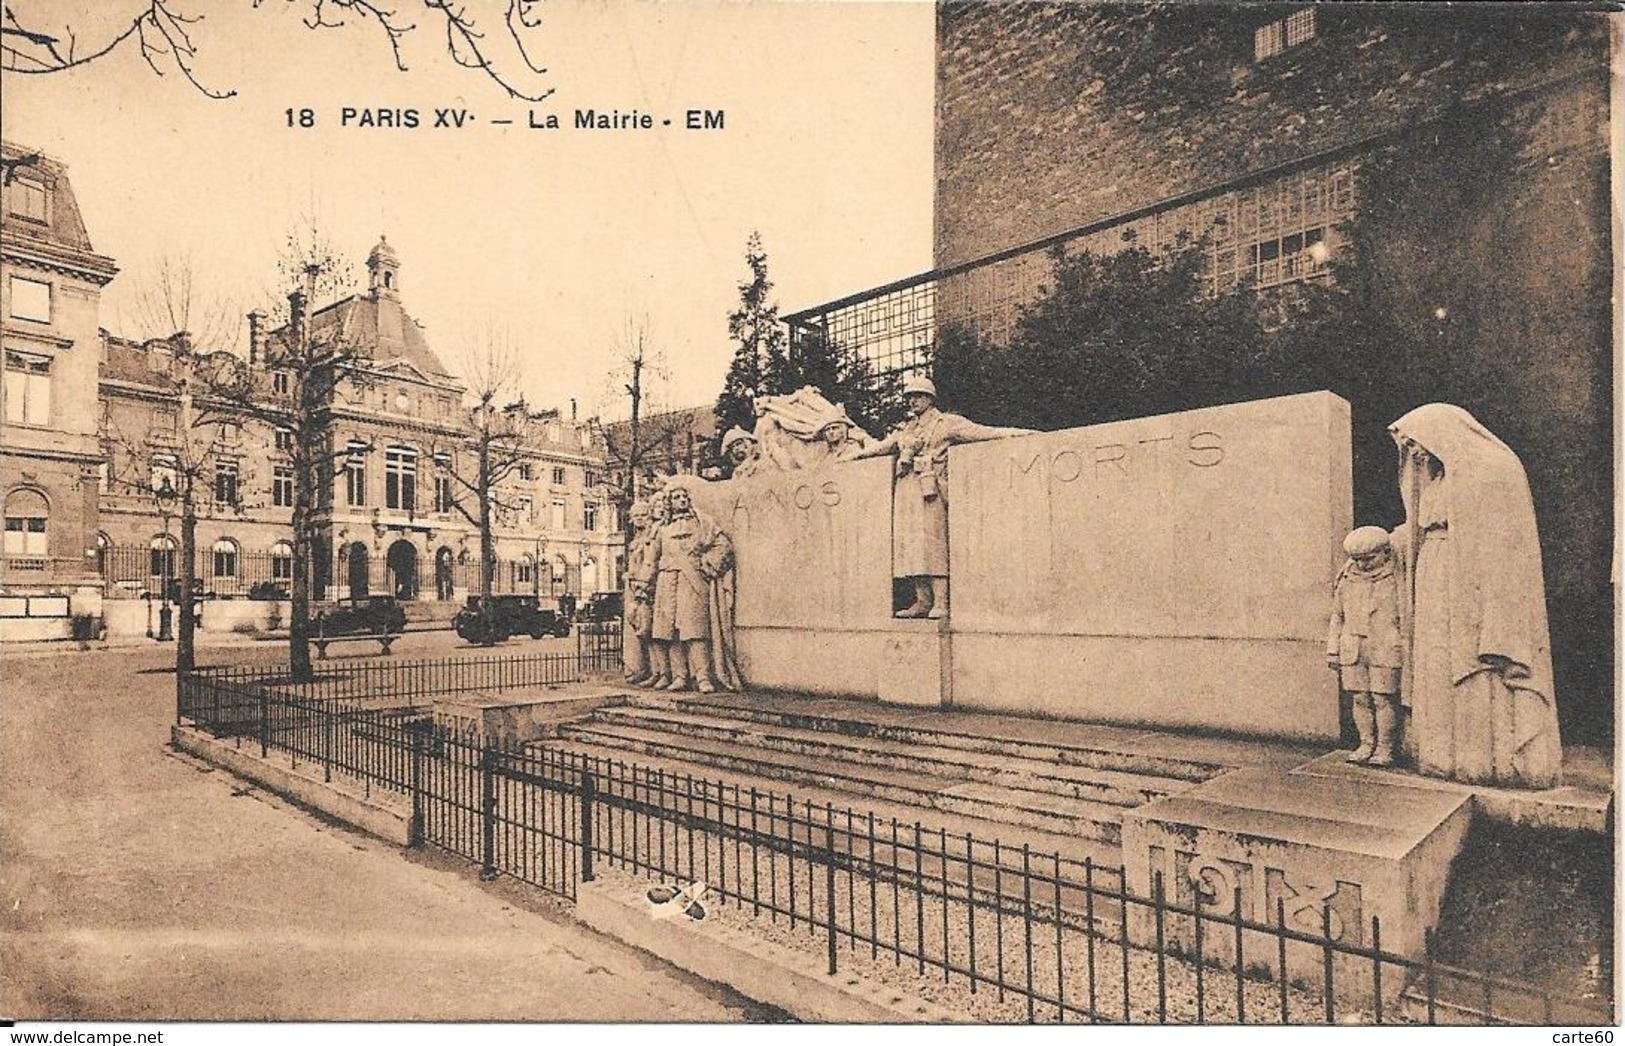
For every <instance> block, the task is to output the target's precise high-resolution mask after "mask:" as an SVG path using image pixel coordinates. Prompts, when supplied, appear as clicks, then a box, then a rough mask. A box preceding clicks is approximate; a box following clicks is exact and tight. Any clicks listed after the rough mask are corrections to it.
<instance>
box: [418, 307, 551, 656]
mask: <svg viewBox="0 0 1625 1046" xmlns="http://www.w3.org/2000/svg"><path fill="white" fill-rule="evenodd" d="M521 371H522V368H521V363H520V354H519V351H518V349H517V348H516V347H515V346H514V343H513V339H512V337H511V336H510V335H509V334H508V332H507V331H505V330H502V329H499V328H496V327H489V326H488V327H486V328H484V329H483V330H482V331H481V332H480V333H479V334H478V335H477V337H476V344H475V345H474V346H473V351H472V353H471V354H470V360H469V367H468V383H469V393H470V394H471V395H472V396H473V397H474V405H473V406H472V407H471V408H470V410H469V416H468V422H469V424H468V435H467V437H466V438H465V439H464V440H463V441H462V443H461V446H460V447H456V448H454V447H443V446H442V447H432V448H431V457H432V460H433V461H434V467H435V470H436V474H437V475H441V476H445V477H447V478H448V479H450V480H451V484H452V488H453V489H452V497H451V507H452V508H454V509H455V510H456V511H457V513H458V514H459V515H461V516H462V517H463V518H464V519H466V520H468V521H469V523H471V524H473V525H474V526H476V527H478V528H479V531H480V614H481V617H482V618H483V619H484V624H485V628H484V635H485V638H486V641H487V642H494V641H495V640H496V638H497V633H496V616H495V610H494V606H493V603H492V601H491V588H492V574H493V572H494V571H495V569H496V545H495V540H494V538H493V536H492V528H493V525H494V523H495V517H496V515H497V514H498V513H509V512H513V511H515V510H516V509H518V507H519V504H518V502H516V501H509V500H507V498H506V497H505V495H504V494H503V493H502V491H501V485H502V483H503V481H504V480H506V479H508V478H509V477H510V476H512V475H514V474H515V473H516V472H518V471H519V470H520V468H521V467H522V466H524V465H525V464H526V463H527V462H529V461H532V460H534V458H535V457H536V450H535V444H536V440H537V438H538V436H539V435H540V433H541V429H542V424H541V423H542V422H543V420H544V419H545V418H546V417H547V414H546V412H537V411H532V410H531V409H530V407H529V405H528V404H526V402H525V399H524V397H523V396H522V395H520V394H519V392H518V389H519V379H520V375H521ZM459 449H460V450H463V451H465V452H466V453H463V454H459V453H457V451H458V450H459ZM469 458H472V459H473V468H472V470H471V471H470V470H469V469H468V468H467V467H466V465H463V462H466V461H467V460H468V459H469ZM470 499H471V500H472V501H473V503H474V507H473V509H472V510H471V509H470V508H469V506H468V504H467V502H468V501H469V500H470ZM439 507H440V506H438V505H437V506H436V508H439Z"/></svg>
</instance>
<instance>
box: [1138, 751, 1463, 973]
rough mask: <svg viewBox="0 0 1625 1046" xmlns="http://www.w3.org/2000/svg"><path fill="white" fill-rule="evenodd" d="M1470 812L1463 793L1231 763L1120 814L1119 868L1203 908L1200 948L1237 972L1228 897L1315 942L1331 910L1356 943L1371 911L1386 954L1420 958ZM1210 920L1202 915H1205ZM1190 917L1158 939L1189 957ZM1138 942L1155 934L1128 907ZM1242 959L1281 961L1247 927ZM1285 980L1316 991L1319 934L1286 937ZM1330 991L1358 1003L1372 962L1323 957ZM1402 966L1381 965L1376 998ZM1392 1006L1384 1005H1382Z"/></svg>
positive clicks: (1368, 927) (1271, 965) (1258, 918)
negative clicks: (1329, 966)
mask: <svg viewBox="0 0 1625 1046" xmlns="http://www.w3.org/2000/svg"><path fill="white" fill-rule="evenodd" d="M1470 817H1471V800H1470V797H1468V796H1464V795H1459V794H1451V793H1448V792H1442V791H1439V790H1436V789H1427V788H1417V787H1412V786H1409V785H1405V784H1400V783H1394V784H1388V783H1379V782H1374V781H1370V780H1364V781H1359V782H1354V781H1341V780H1336V779H1333V778H1327V777H1315V776H1310V775H1307V774H1300V773H1292V772H1280V771H1274V770H1245V771H1234V772H1231V773H1229V774H1225V775H1222V776H1220V777H1218V778H1215V779H1214V780H1212V781H1209V782H1207V783H1206V784H1204V785H1202V786H1200V787H1198V788H1196V789H1193V790H1192V791H1190V792H1186V793H1184V794H1183V795H1176V796H1170V797H1168V798H1165V799H1160V800H1157V801H1155V802H1152V803H1148V804H1146V805H1145V806H1142V807H1140V808H1138V809H1136V810H1134V811H1132V812H1131V813H1129V814H1128V815H1127V816H1125V817H1124V819H1123V867H1124V872H1125V874H1126V875H1127V877H1128V885H1129V889H1130V891H1131V892H1133V893H1135V894H1138V895H1140V896H1142V897H1147V898H1149V897H1152V896H1153V890H1154V888H1155V884H1154V879H1155V876H1156V875H1158V874H1160V875H1161V876H1162V886H1163V896H1164V897H1165V898H1166V900H1167V902H1168V903H1169V904H1172V905H1178V906H1181V907H1184V908H1186V909H1191V908H1195V907H1196V906H1197V905H1198V904H1199V905H1200V910H1201V912H1202V914H1203V916H1204V919H1203V922H1204V926H1203V951H1204V953H1205V954H1206V955H1207V956H1208V958H1209V961H1217V962H1218V963H1219V964H1221V965H1223V966H1226V967H1229V968H1234V966H1235V961H1236V944H1235V932H1234V930H1233V923H1229V925H1227V922H1229V921H1230V920H1233V919H1234V918H1235V911H1236V902H1235V896H1236V894H1235V892H1236V889H1237V888H1238V887H1239V888H1240V890H1241V917H1242V919H1243V920H1244V921H1246V922H1251V923H1263V924H1267V925H1270V926H1274V925H1276V924H1277V919H1278V914H1279V915H1281V916H1284V921H1285V925H1286V927H1287V929H1288V930H1290V931H1294V932H1297V933H1303V934H1309V935H1312V936H1314V937H1315V938H1317V941H1318V939H1319V938H1320V937H1321V936H1322V933H1323V930H1324V929H1325V927H1326V922H1327V920H1326V915H1325V912H1326V911H1327V910H1328V909H1329V911H1330V919H1329V922H1330V931H1331V933H1330V936H1331V938H1332V939H1333V940H1334V941H1336V942H1339V943H1340V944H1344V945H1349V946H1352V947H1357V948H1370V947H1371V945H1372V922H1371V920H1372V917H1373V916H1376V917H1377V918H1378V920H1379V922H1380V927H1381V935H1382V940H1381V945H1382V950H1383V952H1384V953H1387V954H1398V955H1402V956H1405V957H1407V958H1412V959H1420V958H1421V957H1422V954H1423V943H1424V934H1425V931H1426V929H1427V928H1429V927H1432V926H1434V925H1436V924H1437V922H1438V918H1439V906H1440V902H1441V901H1442V899H1443V897H1444V890H1445V885H1446V880H1447V879H1448V876H1449V872H1450V862H1451V861H1452V860H1453V859H1454V858H1455V856H1456V854H1457V853H1458V852H1459V851H1460V849H1461V846H1462V842H1463V840H1464V838H1465V836H1466V832H1467V825H1468V821H1469V819H1470ZM1209 916H1211V918H1212V919H1213V921H1212V922H1209V921H1208V919H1207V917H1209ZM1194 922H1195V920H1194V917H1193V916H1191V915H1188V914H1184V915H1181V914H1174V913H1169V914H1167V915H1166V916H1165V918H1164V927H1163V932H1164V935H1165V938H1166V940H1168V941H1169V942H1170V944H1171V945H1172V946H1173V947H1174V948H1176V949H1178V950H1184V951H1186V952H1187V953H1189V952H1194V948H1195V926H1194ZM1129 929H1130V934H1131V937H1132V938H1133V939H1134V940H1135V941H1136V943H1141V944H1149V943H1150V942H1151V941H1152V940H1153V939H1154V936H1155V932H1156V928H1155V918H1154V911H1153V909H1152V908H1150V907H1149V906H1134V907H1133V908H1131V911H1130V920H1129ZM1242 951H1243V956H1242V962H1243V965H1244V967H1245V968H1249V969H1267V970H1269V971H1270V973H1271V975H1272V976H1273V975H1275V974H1276V972H1277V971H1278V970H1279V968H1280V959H1279V951H1278V942H1277V940H1276V937H1275V935H1273V934H1270V933H1265V932H1262V931H1257V932H1255V931H1245V932H1244V934H1243V943H1242ZM1286 966H1287V972H1288V975H1289V976H1290V977H1291V979H1292V980H1294V981H1297V982H1300V983H1303V984H1305V985H1308V986H1311V987H1318V986H1319V985H1320V984H1321V983H1322V980H1323V978H1324V976H1325V949H1324V948H1323V947H1322V946H1321V945H1320V944H1319V943H1313V944H1312V943H1309V942H1305V941H1288V943H1287V948H1286ZM1333 967H1334V975H1335V979H1336V991H1337V997H1338V998H1339V999H1347V1000H1348V1001H1350V1002H1355V1001H1359V1000H1365V1001H1369V999H1370V998H1371V995H1372V990H1373V977H1372V961H1371V959H1370V958H1368V957H1365V958H1362V957H1359V956H1355V955H1343V954H1339V953H1335V952H1334V959H1333ZM1403 980H1404V977H1403V973H1402V971H1401V970H1400V969H1398V968H1397V967H1394V966H1391V965H1390V966H1387V967H1386V968H1385V969H1384V970H1383V995H1384V996H1385V997H1386V996H1388V995H1389V994H1390V991H1392V992H1395V993H1397V992H1398V991H1399V990H1400V988H1402V987H1403ZM1388 1001H1391V1000H1388Z"/></svg>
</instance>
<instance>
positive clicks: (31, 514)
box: [5, 487, 51, 556]
mask: <svg viewBox="0 0 1625 1046" xmlns="http://www.w3.org/2000/svg"><path fill="white" fill-rule="evenodd" d="M5 515H6V539H5V552H6V555H8V556H43V555H45V554H46V548H47V547H48V546H47V544H46V537H45V526H46V523H47V521H48V520H49V519H50V518H51V506H50V504H49V503H48V502H47V501H46V500H45V495H44V494H41V493H40V492H39V491H37V490H30V489H28V488H26V487H24V488H21V489H19V490H14V491H12V492H11V493H10V494H7V495H6V506H5Z"/></svg>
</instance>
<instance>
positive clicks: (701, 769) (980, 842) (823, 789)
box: [528, 738, 1121, 888]
mask: <svg viewBox="0 0 1625 1046" xmlns="http://www.w3.org/2000/svg"><path fill="white" fill-rule="evenodd" d="M528 747H530V748H532V749H536V748H543V747H545V748H548V749H552V750H554V751H562V752H570V753H575V754H579V755H584V756H588V757H591V758H596V759H603V760H612V761H616V762H619V763H622V764H623V765H626V766H632V765H636V766H638V767H640V768H645V769H658V770H662V771H664V772H665V773H666V774H668V775H676V778H677V779H678V780H682V779H684V778H692V779H693V781H694V788H695V793H696V795H697V796H699V797H704V796H709V797H711V798H712V799H713V801H714V800H715V798H716V797H717V796H718V789H717V787H716V786H717V785H718V784H720V785H721V788H722V791H721V795H722V797H723V798H724V799H725V800H726V801H728V802H730V803H732V802H734V801H735V797H736V796H737V801H738V803H739V805H740V806H741V807H742V808H743V809H744V810H748V809H749V807H750V792H751V790H752V789H755V791H756V793H757V794H758V795H759V796H763V797H765V796H767V795H770V794H771V795H775V796H778V797H780V799H779V802H780V804H781V805H779V806H777V807H775V809H776V810H778V811H779V815H778V821H777V822H776V823H777V827H776V828H774V829H773V831H774V832H775V834H777V835H779V836H781V837H783V836H784V835H785V834H786V831H787V829H786V825H785V821H784V817H783V806H782V803H783V799H784V797H790V798H792V799H793V801H794V804H795V810H796V813H797V816H798V817H802V816H804V815H805V811H806V810H807V807H808V804H811V808H812V824H813V826H814V829H815V830H817V829H818V826H819V825H820V824H821V823H822V821H823V811H825V810H826V809H828V810H831V811H833V812H834V818H835V823H836V825H837V826H838V827H840V826H844V825H845V824H846V818H845V815H846V813H847V811H849V810H850V811H851V812H852V815H853V817H854V818H855V822H854V823H855V824H856V825H858V826H859V828H860V831H861V830H862V826H863V825H864V823H865V821H866V820H867V818H868V816H869V815H871V814H872V815H873V816H874V818H875V831H876V836H877V838H881V839H884V838H885V837H886V836H887V834H888V831H889V828H890V825H891V824H892V822H896V824H897V826H898V832H899V839H900V840H901V841H903V842H904V843H906V842H907V841H908V839H909V838H910V837H911V835H912V832H913V827H914V825H915V824H918V825H919V826H920V828H921V830H922V831H923V832H924V833H925V834H926V835H927V836H929V837H932V838H936V837H938V836H940V835H942V834H946V835H947V837H948V842H949V846H950V849H952V848H953V847H954V846H957V845H959V844H960V843H961V842H962V841H963V840H964V839H965V837H966V836H970V837H971V838H973V839H974V840H975V841H976V845H977V846H978V848H979V849H978V854H979V856H980V858H981V859H984V860H985V859H987V855H988V851H987V850H986V849H985V847H986V846H987V844H989V843H991V841H992V840H995V839H997V840H999V841H1000V842H1001V843H1003V844H1004V845H1005V846H1006V847H1008V848H1010V849H1013V850H1019V849H1020V848H1021V846H1022V845H1023V844H1026V845H1028V846H1029V847H1031V849H1032V851H1033V853H1035V854H1044V855H1051V854H1057V853H1058V854H1061V855H1062V856H1063V857H1065V858H1067V859H1070V860H1073V861H1080V862H1081V861H1083V860H1084V859H1085V858H1088V859H1090V860H1093V861H1094V862H1095V864H1096V866H1097V867H1098V868H1099V869H1100V872H1101V875H1102V879H1101V880H1100V882H1101V883H1102V885H1103V887H1111V888H1115V886H1116V884H1117V882H1118V878H1117V874H1116V871H1115V868H1116V865H1117V864H1118V863H1119V861H1120V860H1121V853H1120V851H1119V848H1118V845H1117V843H1116V842H1115V840H1113V841H1106V840H1102V839H1099V838H1096V837H1094V836H1088V835H1081V834H1078V833H1076V832H1072V831H1067V832H1055V831H1048V830H1045V829H1043V828H1036V827H1027V826H1022V825H1018V824H1013V823H1011V822H1010V821H1008V820H990V819H988V818H985V817H978V816H975V815H974V814H969V813H964V812H961V811H957V810H946V809H941V808H938V807H934V806H926V805H922V804H921V802H920V801H919V799H918V797H917V796H912V797H910V798H909V799H905V800H901V801H898V800H890V799H886V798H884V797H881V796H877V795H873V794H868V793H855V792H853V791H850V790H847V789H844V788H841V787H838V786H836V787H831V786H826V785H820V784H817V783H813V782H811V781H810V780H799V779H792V778H791V777H790V776H787V775H786V774H785V773H784V772H782V771H781V770H780V769H779V768H776V767H773V768H768V772H766V773H752V772H748V771H745V770H740V769H733V768H729V767H726V766H719V765H718V764H717V763H715V762H712V761H710V760H709V759H708V758H706V757H704V756H697V757H696V758H693V759H685V758H678V757H676V756H672V755H658V756H652V755H649V754H647V753H641V752H634V751H633V750H632V749H630V748H627V747H623V746H619V745H616V746H607V745H598V744H594V743H591V742H587V741H582V740H573V739H572V740H565V739H562V738H561V739H555V740H549V741H536V742H532V743H531V744H530V745H529V746H528ZM600 772H602V771H600ZM600 787H604V786H600ZM622 787H623V788H624V786H622ZM667 787H668V788H673V787H681V786H679V785H675V784H673V783H672V781H671V778H670V777H668V783H667ZM736 788H737V789H738V791H737V793H736V792H735V791H734V789H736ZM633 793H634V795H636V789H633ZM641 798H642V800H643V801H647V802H654V803H656V804H657V805H662V806H666V807H668V808H669V809H672V810H674V811H679V812H680V811H682V810H684V809H685V804H684V802H683V801H682V800H680V799H676V798H667V799H665V800H664V801H662V800H660V799H658V798H657V797H649V796H643V797H641ZM767 806H768V803H767V800H766V799H765V798H763V799H762V800H761V802H760V805H759V809H760V810H761V816H760V818H759V825H760V827H761V829H762V830H763V831H768V830H769V825H770V822H769V820H768V817H767ZM695 809H696V810H704V809H705V804H704V800H703V798H696V800H695ZM713 809H714V808H713ZM730 816H731V815H730ZM741 816H742V817H744V818H745V819H748V814H742V815H741ZM805 825H806V822H805V821H801V822H799V823H798V824H797V825H796V828H795V830H794V832H793V833H792V834H793V835H794V837H795V838H797V839H801V840H805V839H806V838H807V834H806V830H805Z"/></svg>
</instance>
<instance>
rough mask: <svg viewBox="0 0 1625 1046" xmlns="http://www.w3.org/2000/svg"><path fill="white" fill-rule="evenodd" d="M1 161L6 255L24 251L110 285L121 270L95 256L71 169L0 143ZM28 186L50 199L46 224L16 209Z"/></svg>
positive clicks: (2, 231)
mask: <svg viewBox="0 0 1625 1046" xmlns="http://www.w3.org/2000/svg"><path fill="white" fill-rule="evenodd" d="M0 160H3V164H0V166H3V168H4V183H5V184H4V189H3V193H4V196H5V205H4V213H5V221H4V224H3V227H0V236H3V239H4V241H5V246H6V251H7V253H8V254H9V253H14V252H18V251H24V252H27V253H29V254H33V255H36V256H37V257H38V260H41V261H44V262H46V263H47V264H49V263H60V264H64V265H68V266H71V267H73V268H75V269H77V270H80V271H81V274H82V275H86V276H89V277H91V278H92V279H94V280H96V282H99V283H106V282H107V281H109V280H111V279H112V278H113V274H114V273H116V272H118V267H117V266H116V265H114V264H113V259H111V258H107V257H104V256H102V255H99V254H97V253H96V252H95V248H94V247H93V246H91V243H90V233H89V231H88V230H86V228H85V221H84V218H83V217H82V216H81V215H80V213H79V201H78V200H77V199H76V198H75V197H74V195H73V184H72V183H71V182H70V181H69V180H68V168H67V165H66V164H64V163H62V162H61V161H60V160H55V159H52V158H51V157H49V156H46V155H44V154H43V153H41V152H39V151H38V150H37V149H30V148H28V147H27V146H23V145H18V144H16V143H14V142H0ZM28 182H33V183H35V184H38V185H43V186H44V188H45V191H46V193H47V201H48V202H47V204H46V207H45V219H44V220H43V221H35V220H32V219H29V218H25V217H22V216H20V215H19V214H18V213H17V211H19V210H21V208H14V207H13V206H12V202H13V201H12V194H13V193H15V192H18V191H19V190H20V188H21V186H22V185H23V184H25V183H28Z"/></svg>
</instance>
